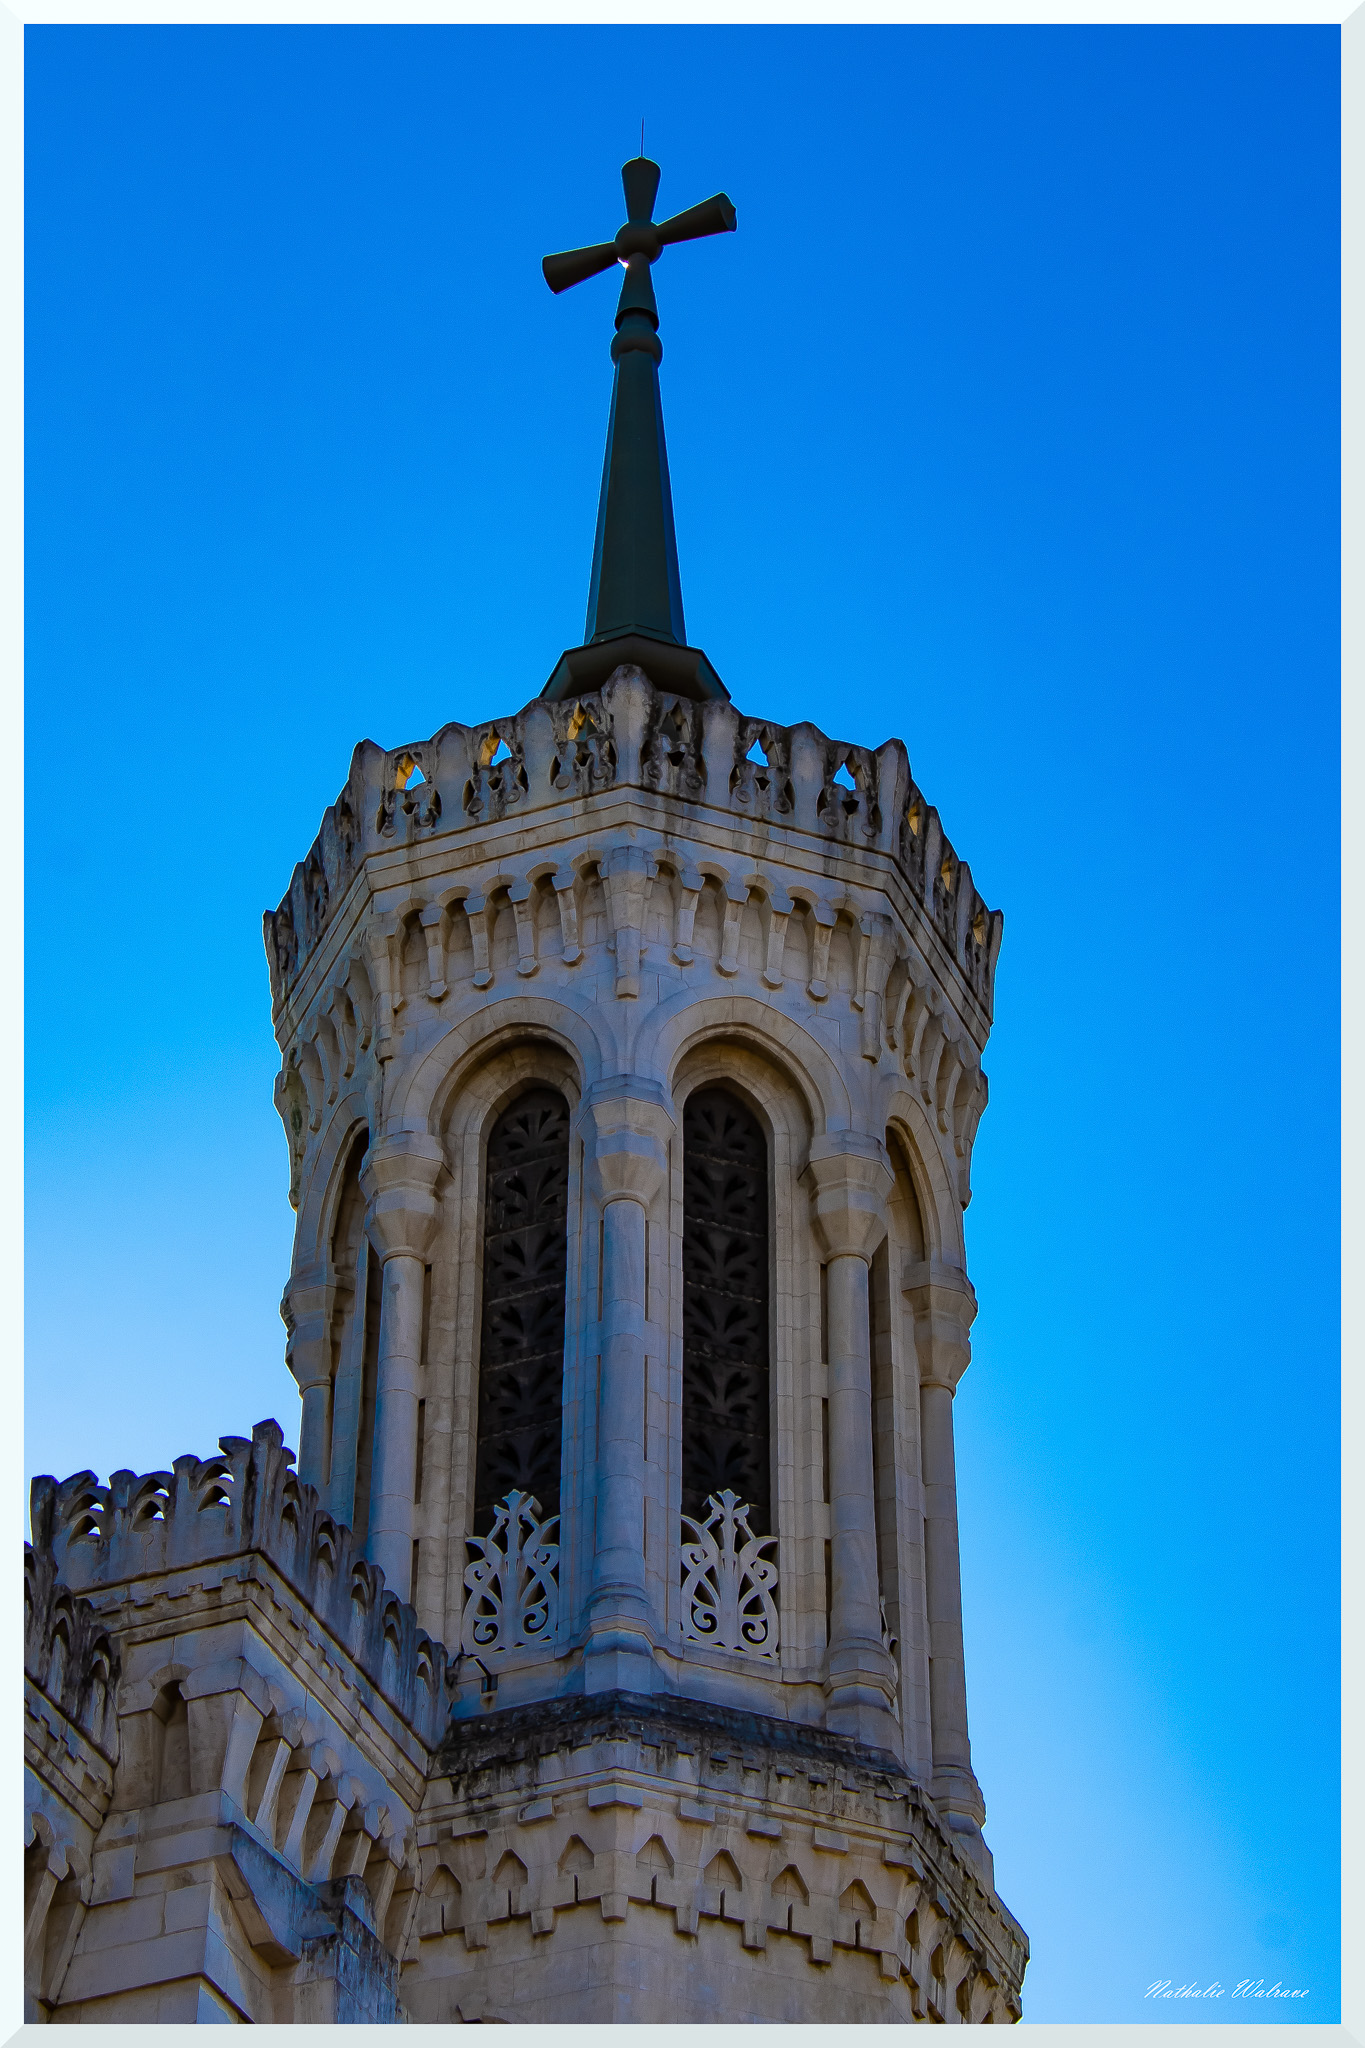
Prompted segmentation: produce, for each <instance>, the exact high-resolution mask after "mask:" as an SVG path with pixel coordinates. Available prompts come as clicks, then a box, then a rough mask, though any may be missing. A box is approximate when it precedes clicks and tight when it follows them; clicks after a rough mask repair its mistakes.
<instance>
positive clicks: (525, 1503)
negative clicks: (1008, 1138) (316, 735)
mask: <svg viewBox="0 0 1365 2048" xmlns="http://www.w3.org/2000/svg"><path fill="white" fill-rule="evenodd" d="M625 181H626V190H627V202H628V210H629V214H630V220H629V221H628V224H627V228H625V229H623V230H622V231H621V236H620V237H618V238H617V244H604V245H601V247H599V248H598V249H597V250H589V251H586V252H574V254H573V256H572V257H567V258H566V257H560V258H549V259H547V262H546V274H547V277H548V278H549V280H550V282H551V284H552V286H555V288H560V287H561V286H562V285H563V284H567V283H572V282H575V281H576V279H577V278H578V277H580V276H586V275H590V274H591V270H592V268H593V267H595V268H597V269H602V268H604V267H605V262H611V261H614V260H616V259H617V257H618V256H619V257H620V258H621V260H623V261H624V263H625V265H626V278H625V283H624V285H623V289H622V297H621V307H620V309H619V310H618V315H617V339H616V343H615V344H614V347H613V355H614V358H615V361H616V365H617V368H616V378H617V388H616V396H615V399H614V401H613V410H612V425H611V429H610V431H609V439H608V455H607V465H606V473H605V475H604V481H603V509H602V515H601V518H600V520H599V528H598V542H597V558H596V561H595V564H594V571H593V579H592V589H593V600H592V605H591V606H590V613H589V620H588V629H587V632H586V634H585V638H584V644H583V645H582V646H581V647H579V648H577V649H571V650H569V652H568V653H566V654H565V655H564V656H563V657H561V659H560V661H559V663H558V664H557V666H556V668H555V670H554V673H553V675H552V676H551V680H550V682H549V684H548V685H547V686H546V688H545V690H544V691H543V692H542V693H541V695H540V696H539V697H538V698H536V699H535V700H533V701H532V702H530V703H528V704H527V705H525V706H524V707H523V708H522V709H520V710H517V711H509V712H507V713H506V714H503V715H495V716H491V717H490V718H489V719H488V720H487V721H486V722H484V723H481V724H477V725H473V726H463V725H455V724H451V725H446V726H444V727H443V728H442V729H441V730H440V731H439V732H437V733H436V734H434V735H433V736H431V737H430V738H423V739H414V740H409V741H406V742H404V743H403V744H401V745H398V746H393V747H382V746H379V745H376V744H374V743H372V742H370V741H365V742H363V743H362V744H361V745H360V746H359V747H357V748H356V751H355V754H354V756H353V759H352V762H351V769H350V774H349V776H348V778H347V780H346V784H345V787H344V788H343V790H342V791H341V793H340V795H339V796H338V798H337V801H336V803H335V804H334V805H333V806H332V807H331V809H329V810H328V812H327V813H326V815H325V817H324V819H323V822H322V828H321V831H320V832H319V834H318V837H317V839H316V841H315V843H314V844H313V846H312V848H311V849H310V850H309V852H308V854H307V856H306V858H305V859H304V860H303V861H302V862H301V863H300V865H299V866H298V867H297V868H296V870H295V873H294V876H293V880H292V883H291V885H290V889H289V892H288V894H287V895H286V897H285V899H284V901H283V902H282V903H281V905H280V906H279V908H278V909H277V910H276V911H275V912H273V913H271V914H268V915H267V917H266V920H265V936H266V946H267V952H268V955H269V961H270V974H271V991H272V998H273V1003H274V1022H275V1030H276V1035H277V1037H278V1041H279V1044H280V1048H281V1052H282V1055H283V1065H282V1069H281V1072H280V1075H279V1077H278V1081H277V1089H276V1100H277V1104H278V1107H279V1110H280V1113H281V1116H282V1118H283V1121H284V1125H285V1129H286V1132H287V1136H288V1143H289V1157H290V1192H291V1200H292V1201H293V1203H294V1205H295V1207H296V1209H297V1212H298V1222H297V1231H296V1240H295V1252H294V1260H293V1269H292V1272H291V1275H290V1279H289V1284H288V1288H287V1290H286V1293H285V1298H284V1305H283V1313H284V1317H285V1321H286V1325H287V1327H288V1331H289V1342H288V1360H289V1364H290V1367H291V1369H292V1371H293V1373H294V1376H295V1378H296V1379H297V1381H298V1385H299V1389H300V1392H301V1395H302V1402H303V1419H302V1427H301V1437H300V1451H299V1461H298V1462H299V1478H300V1480H301V1481H302V1482H303V1483H304V1486H305V1488H306V1487H308V1486H311V1487H313V1488H315V1489H317V1494H318V1497H319V1499H320V1501H321V1503H322V1504H323V1506H324V1507H325V1509H326V1510H327V1512H328V1513H329V1514H330V1515H331V1517H332V1518H334V1520H335V1522H336V1523H338V1524H344V1525H345V1526H347V1527H348V1528H350V1529H351V1530H352V1531H353V1540H354V1542H355V1544H356V1545H357V1546H358V1547H360V1548H362V1549H363V1552H364V1555H365V1557H366V1558H367V1559H368V1560H369V1561H370V1563H371V1565H372V1566H374V1567H377V1568H378V1569H379V1570H381V1571H382V1573H383V1575H384V1579H385V1580H386V1582H387V1585H388V1587H389V1588H390V1589H392V1590H393V1591H395V1592H397V1594H398V1595H399V1597H400V1599H402V1600H403V1601H410V1602H411V1604H412V1606H413V1607H415V1609H416V1620H417V1623H418V1624H420V1628H421V1629H422V1630H425V1631H426V1632H427V1633H428V1634H429V1635H430V1636H431V1637H434V1638H437V1639H439V1641H440V1642H442V1643H444V1644H446V1645H447V1646H448V1648H449V1654H450V1656H451V1658H452V1659H453V1662H452V1664H451V1667H450V1676H449V1680H448V1690H449V1708H450V1719H449V1723H448V1728H447V1731H446V1733H445V1734H444V1735H443V1736H442V1737H441V1738H440V1740H439V1742H438V1743H437V1746H436V1748H435V1750H434V1751H433V1754H432V1761H431V1772H430V1778H429V1782H428V1786H427V1792H426V1796H425V1802H424V1804H423V1806H422V1809H421V1812H420V1814H419V1815H418V1818H417V1829H416V1842H417V1855H418V1858H419V1862H420V1869H419V1870H418V1871H417V1873H416V1877H415V1882H416V1885H417V1888H418V1890H419V1892H420V1899H421V1903H420V1905H419V1906H417V1907H416V1909H415V1917H414V1918H413V1920H412V1924H411V1926H410V1928H409V1929H408V1930H407V1932H406V1934H405V1936H404V1941H405V1947H404V1950H403V1953H402V1955H401V1956H400V1958H399V1961H400V1963H401V1966H402V1976H401V1997H402V2000H403V2003H404V2006H405V2008H406V2010H407V2011H408V2012H409V2013H410V2014H411V2016H412V2017H414V2018H416V2019H421V2020H454V2019H456V2018H463V2019H465V2020H469V2019H481V2018H485V2017H487V2018H502V2019H509V2020H510V2019H525V2020H543V2019H558V2020H583V2021H593V2020H616V2019H620V2020H637V2021H657V2020H665V2019H669V2020H676V2019H695V2020H722V2019H746V2020H788V2021H802V2020H806V2021H814V2020H834V2019H848V2018H850V2017H853V2018H858V2019H861V2020H868V2021H904V2020H909V2019H912V2018H919V2019H930V2018H935V2017H937V2018H939V2019H948V2020H979V2019H983V2018H990V2019H995V2020H1003V2019H1009V2018H1017V2017H1018V2015H1019V1990H1020V1983H1021V1980H1022V1974H1023V1969H1024V1964H1025V1960H1026V1954H1027V1948H1026V1943H1025V1940H1024V1937H1023V1934H1022V1931H1021V1930H1020V1929H1019V1927H1018V1926H1017V1924H1016V1923H1015V1922H1014V1921H1013V1920H1012V1919H1011V1917H1010V1915H1009V1914H1008V1913H1007V1912H1006V1910H1005V1909H1004V1907H1003V1906H1002V1905H1001V1904H1000V1902H999V1900H998V1899H997V1897H996V1895H995V1890H994V1880H993V1872H992V1864H991V1858H990V1854H989V1852H988V1850H987V1848H986V1845H985V1842H984V1840H983V1837H982V1832H981V1830H982V1824H983V1821H984V1818H985V1809H984V1805H983V1802H982V1798H981V1793H980V1790H979V1788H978V1785H977V1781H976V1778H975V1776H974V1774H973V1771H972V1764H971V1753H970V1746H969V1742H968V1733H967V1715H966V1692H965V1683H964V1674H963V1654H962V1629H961V1612H960V1593H959V1571H958V1541H957V1506H956V1482H955V1475H954V1461H953V1420H952V1403H953V1391H954V1389H955V1387H956V1385H957V1383H958V1380H959V1378H960V1376H961V1374H962V1371H963V1369H964V1368H965V1366H966V1364H967V1362H968V1358H969V1353H970V1346H969V1334H968V1333H969V1330H970V1326H971V1322H972V1318H973V1316H974V1314H975V1309H976V1303H975V1297H974V1294H973V1291H972V1286H971V1283H970V1281H969V1280H968V1277H967V1272H966V1263H965V1255H964V1243H963V1228H962V1216H963V1211H964V1209H965V1207H966V1205H967V1202H968V1200H969V1197H970V1172H971V1156H972V1142H973V1137H974V1134H975V1131H976V1126H977V1121H978V1119H979V1117H980V1115H981V1112H982V1110H983V1108H984V1106H985V1102H986V1080H985V1076H984V1074H983V1072H982V1067H981V1055H982V1052H983V1049H984V1047H985V1044H986V1039H987V1036H988V1033H989V1030H990V1025H991V1003H992V981H993V974H994V968H995V962H996V955H997V952H998V949H999V945H1000V935H1001V923H1002V920H1001V917H1000V914H999V913H998V912H996V911H992V910H989V909H988V908H987V906H986V904H985V902H984V901H983V899H982V897H981V896H980V894H979V893H978V891H977V889H976V887H975V886H974V884H973V881H972V877H971V873H970V870H969V869H968V867H967V864H966V862H965V861H963V860H960V859H959V858H958V856H957V854H956V852H955V851H954V849H953V847H952V845H951V844H950V842H949V841H948V839H947V837H946V836H945V833H944V831H943V828H942V826H941V824H940V821H939V817H938V814H937V812H936V811H935V810H934V809H933V807H932V806H931V805H930V804H929V803H928V802H927V801H926V800H925V798H924V797H923V795H922V794H921V792H920V791H919V789H918V788H917V787H916V785H915V782H914V780H913V778H912V776H911V773H910V766H909V761H908V758H907V755H906V751H905V748H904V747H903V745H902V744H901V742H900V741H899V740H895V739H892V740H888V741H887V742H886V743H885V744H884V745H882V746H881V747H879V748H877V749H876V750H875V751H871V750H868V749H865V748H862V747H858V746H853V745H850V744H847V743H845V742H843V741H840V740H836V739H830V738H828V737H826V735H825V734H824V733H823V732H821V731H819V730H817V728H816V727H815V726H813V725H809V724H800V725H794V726H787V725H783V724H781V723H779V722H776V721H774V720H772V719H770V718H767V717H763V716H759V715H754V714H750V713H746V712H741V711H739V710H738V709H736V707H735V706H734V704H733V703H732V702H731V701H730V699H729V695H728V692H727V691H726V689H725V687H724V685H723V684H722V683H721V682H720V680H719V677H718V676H717V675H716V672H715V670H714V669H713V668H712V667H711V664H710V663H709V661H707V659H706V657H705V656H704V655H703V654H701V653H700V651H699V650H697V649H693V648H689V647H688V646H687V644H686V636H685V633H684V631H683V627H682V608H681V591H680V583H679V579H678V575H677V563H676V551H675V548H674V542H673V523H672V509H671V502H670V501H669V499H668V476H667V461H666V457H665V455H664V453H663V436H662V413H661V411H660V410H659V405H658V361H659V355H660V354H661V350H660V349H659V346H658V342H657V334H656V329H657V313H656V311H655V309H654V301H653V293H652V289H651V288H650V273H649V266H650V264H651V263H652V261H653V260H654V258H655V257H656V256H657V255H658V253H659V249H660V248H661V247H663V246H666V245H667V243H668V242H669V241H670V240H672V241H677V240H682V239H686V238H689V237H690V236H692V235H695V234H700V233H709V232H716V231H719V230H723V229H725V228H727V227H732V226H733V225H734V214H733V209H730V208H729V202H728V201H726V200H724V199H718V200H715V201H709V202H707V203H706V206H705V207H703V208H694V209H692V210H691V212H690V213H689V214H687V215H682V216H678V221H677V222H674V223H669V222H665V223H663V224H661V225H660V226H658V227H656V226H655V225H654V224H653V222H652V219H651V218H650V216H651V213H652V203H653V196H654V188H655V187H656V186H657V182H658V172H657V167H655V166H652V165H647V164H644V163H643V160H639V161H638V162H637V164H635V165H630V166H627V170H626V173H625ZM708 209H709V210H710V211H709V212H708ZM727 209H728V217H727ZM678 222H681V223H684V224H687V223H690V225H686V226H685V228H680V227H678ZM699 222H700V225H699V224H698V223H699ZM675 229H676V230H677V231H676V232H674V231H673V230H675ZM622 237H624V238H625V240H624V241H623V240H622ZM651 237H652V238H653V240H651ZM604 251H605V252H606V255H605V262H604V261H603V260H599V259H602V258H603V254H604ZM585 258H591V259H593V262H592V263H591V264H588V265H587V266H586V267H585V262H584V259H585ZM555 266H559V268H558V270H556V269H555ZM570 272H571V273H572V274H568V273H570ZM557 279H558V282H557ZM653 435H657V440H656V441H651V440H650V437H651V436H653ZM632 437H634V438H632ZM646 444H648V445H646ZM642 448H643V449H644V453H643V454H642V452H641V451H642ZM651 450H652V451H653V452H651ZM646 456H647V457H648V459H647V460H646V459H645V458H646ZM651 550H652V552H651Z"/></svg>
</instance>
